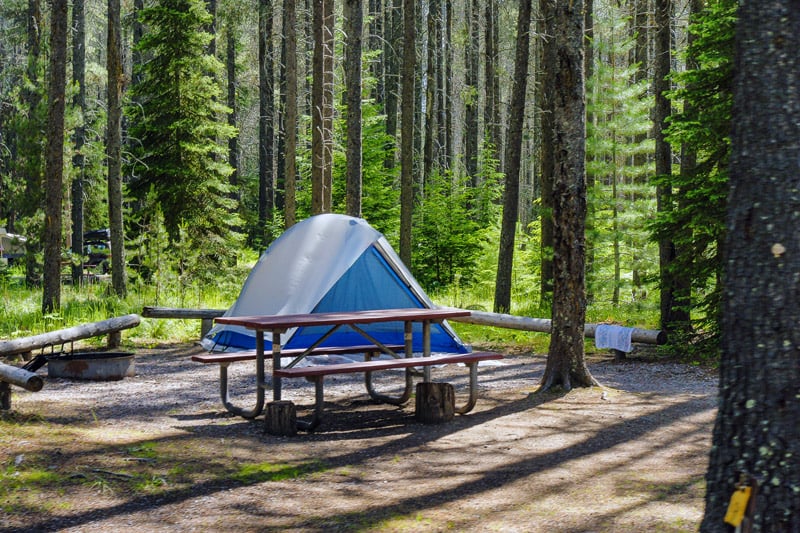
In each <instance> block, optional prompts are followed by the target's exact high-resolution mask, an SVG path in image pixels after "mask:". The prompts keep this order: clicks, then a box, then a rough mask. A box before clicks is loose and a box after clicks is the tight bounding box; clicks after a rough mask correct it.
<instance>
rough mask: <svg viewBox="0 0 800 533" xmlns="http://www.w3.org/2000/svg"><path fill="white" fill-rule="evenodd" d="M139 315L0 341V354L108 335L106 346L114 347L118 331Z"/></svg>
mask: <svg viewBox="0 0 800 533" xmlns="http://www.w3.org/2000/svg"><path fill="white" fill-rule="evenodd" d="M139 322H141V317H139V315H136V314H131V315H124V316H117V317H113V318H109V319H106V320H101V321H99V322H90V323H89V324H81V325H79V326H73V327H71V328H66V329H59V330H56V331H50V332H48V333H42V334H40V335H33V336H31V337H20V338H19V339H11V340H7V341H0V356H5V355H14V354H20V353H29V352H32V351H33V350H38V349H41V348H45V347H48V346H56V345H59V344H66V343H68V342H73V341H78V340H81V339H88V338H90V337H98V336H100V335H108V347H109V348H116V347H118V346H119V344H120V340H121V339H120V331H122V330H123V329H129V328H133V327H136V326H138V325H139Z"/></svg>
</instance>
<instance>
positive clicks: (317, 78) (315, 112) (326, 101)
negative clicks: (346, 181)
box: [311, 0, 333, 215]
mask: <svg viewBox="0 0 800 533" xmlns="http://www.w3.org/2000/svg"><path fill="white" fill-rule="evenodd" d="M313 33H314V57H313V71H314V72H313V76H312V77H313V82H312V83H313V85H312V95H311V101H312V110H311V129H312V132H311V135H312V138H311V153H312V156H311V158H312V164H311V182H312V183H311V187H312V195H311V212H312V214H315V215H318V214H320V213H328V212H330V210H331V200H332V194H331V189H330V188H331V186H332V177H333V174H332V172H333V169H332V165H333V151H332V150H333V146H332V143H333V132H332V131H331V128H332V127H333V122H332V118H333V0H314V13H313Z"/></svg>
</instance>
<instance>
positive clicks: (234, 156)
mask: <svg viewBox="0 0 800 533" xmlns="http://www.w3.org/2000/svg"><path fill="white" fill-rule="evenodd" d="M237 30H238V28H236V27H235V23H234V22H233V21H229V22H228V31H227V32H226V33H227V38H226V46H227V51H226V61H225V67H226V68H225V70H226V71H227V73H228V108H230V113H228V125H230V126H232V127H234V128H236V127H237V125H238V122H239V117H238V114H237V112H236V100H237V99H236V84H237V81H236V74H237V72H236V70H237V69H236V41H237V39H238V31H237ZM228 163H230V165H231V167H232V168H233V172H231V175H230V178H229V183H230V184H231V197H232V198H233V199H234V200H236V201H237V206H238V201H239V200H240V199H241V196H242V195H241V191H240V190H239V177H240V172H239V135H238V133H237V134H236V135H233V136H231V138H230V139H228ZM235 208H236V207H234V209H235Z"/></svg>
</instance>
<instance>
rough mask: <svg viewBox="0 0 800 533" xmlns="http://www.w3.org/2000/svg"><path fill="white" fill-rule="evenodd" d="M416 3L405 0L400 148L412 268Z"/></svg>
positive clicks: (403, 225)
mask: <svg viewBox="0 0 800 533" xmlns="http://www.w3.org/2000/svg"><path fill="white" fill-rule="evenodd" d="M414 11H415V1H414V0H403V42H404V46H403V74H402V90H403V94H402V98H401V100H400V102H401V110H400V113H401V121H402V122H401V125H402V131H401V145H400V259H402V260H403V263H405V265H406V266H407V267H411V227H412V216H413V214H414V70H415V67H416V62H417V61H416V59H417V58H416V49H415V48H414V43H415V42H416V38H417V36H416V33H417V32H416V27H415V26H414V23H415V19H416V14H415V12H414Z"/></svg>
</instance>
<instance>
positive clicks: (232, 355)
mask: <svg viewBox="0 0 800 533" xmlns="http://www.w3.org/2000/svg"><path fill="white" fill-rule="evenodd" d="M387 348H389V349H390V350H394V351H400V350H402V349H403V348H404V346H403V345H402V344H389V345H387ZM304 351H305V348H290V349H288V350H281V358H283V357H297V356H298V355H300V354H302V353H303V352H304ZM366 352H369V353H377V352H380V350H379V348H378V347H377V346H375V345H374V344H365V345H362V346H318V347H317V348H314V350H313V351H312V352H311V353H310V354H309V355H345V354H349V353H366ZM270 357H272V351H271V350H265V351H264V358H265V359H267V358H270ZM255 360H256V352H255V350H245V351H241V352H209V353H203V354H197V355H193V356H192V361H196V362H198V363H205V364H208V363H235V362H237V361H255Z"/></svg>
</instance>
